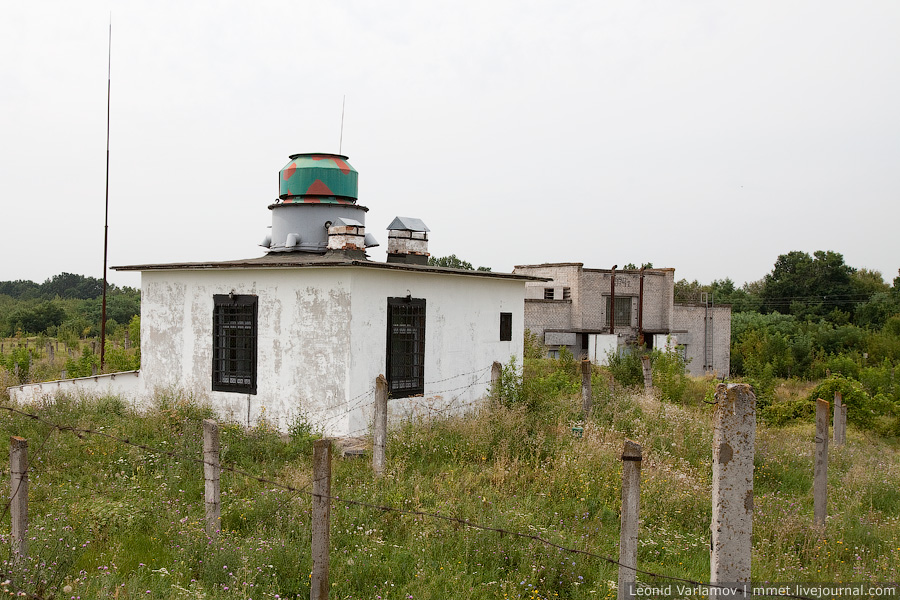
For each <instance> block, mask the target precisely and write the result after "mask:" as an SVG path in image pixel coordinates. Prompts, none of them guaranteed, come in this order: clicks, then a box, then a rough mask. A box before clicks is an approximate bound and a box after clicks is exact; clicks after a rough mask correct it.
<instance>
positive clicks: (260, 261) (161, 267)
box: [110, 252, 550, 281]
mask: <svg viewBox="0 0 900 600" xmlns="http://www.w3.org/2000/svg"><path fill="white" fill-rule="evenodd" d="M316 267H318V268H322V267H327V268H338V267H344V268H346V267H361V268H366V269H390V270H392V271H413V272H417V273H440V274H443V275H464V276H467V277H486V278H493V279H514V280H519V281H550V280H549V279H547V278H546V277H535V276H533V275H518V274H516V273H495V272H494V271H472V270H469V269H452V268H450V267H432V266H429V265H414V264H406V263H388V262H375V261H371V260H366V259H355V258H349V257H347V256H344V255H339V254H333V255H324V254H323V255H320V254H306V253H298V252H278V253H272V254H268V255H265V256H260V257H257V258H246V259H239V260H225V261H216V262H181V263H163V264H146V265H123V266H115V267H110V268H111V269H113V270H114V271H209V270H225V269H300V268H316Z"/></svg>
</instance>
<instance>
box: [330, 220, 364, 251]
mask: <svg viewBox="0 0 900 600" xmlns="http://www.w3.org/2000/svg"><path fill="white" fill-rule="evenodd" d="M365 239H366V228H365V226H364V225H363V224H362V223H360V222H359V221H357V220H356V219H350V218H347V217H338V218H336V219H335V220H334V221H333V222H332V224H331V226H330V227H329V228H328V251H329V252H333V251H342V252H348V251H360V252H361V251H363V250H365V249H366V247H365V243H366V242H365Z"/></svg>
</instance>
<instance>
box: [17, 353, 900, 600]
mask: <svg viewBox="0 0 900 600" xmlns="http://www.w3.org/2000/svg"><path fill="white" fill-rule="evenodd" d="M577 366H578V365H577V363H576V361H574V360H573V359H572V358H571V357H570V356H563V357H562V358H561V359H560V360H547V359H536V358H533V357H528V358H526V360H525V365H524V367H518V368H517V367H516V366H515V365H508V366H507V367H506V369H505V370H504V380H503V384H502V389H501V390H500V393H499V394H498V397H497V398H495V399H494V400H493V401H488V402H487V403H486V404H485V405H484V406H483V407H482V408H480V409H479V410H477V411H476V412H473V413H471V414H469V415H466V416H458V417H450V418H445V419H437V420H427V421H424V420H420V421H406V422H403V423H401V424H399V426H397V427H395V428H394V429H393V430H392V432H391V435H390V440H389V445H388V460H387V472H386V476H385V477H383V478H381V479H378V480H376V479H374V478H373V476H372V473H371V469H370V465H369V463H368V461H366V460H360V459H354V458H346V459H341V458H339V457H336V458H335V460H334V462H333V481H332V486H333V487H332V493H333V494H334V495H335V496H338V497H340V498H342V499H351V500H360V501H363V502H366V503H370V504H375V505H379V506H389V507H394V508H399V509H403V510H406V511H413V512H414V511H421V512H423V513H440V514H442V515H448V516H452V517H459V518H461V519H467V520H470V521H472V522H476V523H480V524H483V525H486V526H489V527H496V528H501V529H506V530H508V531H514V532H521V533H524V534H527V535H537V536H540V537H542V538H545V539H547V540H550V541H552V542H553V543H556V544H559V545H562V546H564V547H568V548H577V549H579V550H585V551H587V552H591V553H594V554H598V555H602V556H611V557H617V556H618V549H617V541H618V522H619V516H618V511H619V502H620V481H621V462H620V460H619V454H620V453H621V449H622V443H623V440H624V438H625V437H629V438H631V439H634V440H636V441H638V442H639V443H641V444H642V446H643V448H644V457H645V462H644V464H645V466H646V468H645V469H644V470H643V475H642V478H643V479H642V496H643V498H644V500H643V501H642V513H641V532H640V547H639V566H640V567H641V568H642V569H646V570H648V571H652V572H654V573H659V574H664V575H670V576H674V577H683V578H689V579H695V580H700V581H703V580H706V579H708V577H709V554H708V544H709V520H710V516H711V510H710V494H711V489H710V487H711V460H712V454H711V443H712V431H711V413H712V410H711V408H710V407H709V406H708V405H705V404H702V403H694V402H693V401H692V400H691V399H690V398H688V399H687V400H686V403H676V402H669V401H660V400H659V399H657V398H656V397H653V396H645V395H643V394H638V393H636V392H634V391H632V390H630V389H628V388H625V387H622V386H621V385H619V384H617V383H616V382H615V380H614V379H613V378H612V377H611V374H610V372H609V371H607V370H605V369H595V372H594V398H595V410H594V412H593V414H592V416H591V418H590V419H588V420H587V421H584V420H582V418H581V415H580V406H581V402H580V397H579V393H578V387H579V382H580V373H579V372H578V370H577V369H576V367H577ZM713 384H714V382H713V381H706V380H688V382H687V389H686V395H687V396H691V394H692V393H694V394H696V393H699V394H700V395H701V397H702V395H703V394H704V393H708V392H709V391H710V390H711V389H712V386H713ZM846 398H847V399H848V401H851V400H850V398H851V395H848V396H846ZM7 403H8V400H4V404H7ZM19 408H21V409H24V410H27V411H29V412H34V413H37V414H39V415H40V416H41V417H42V418H44V419H47V420H49V421H52V422H56V423H60V424H63V425H75V426H77V427H80V428H87V429H94V430H102V431H103V433H105V434H109V435H111V436H116V437H119V438H127V439H128V440H129V441H130V442H132V443H133V444H144V445H147V446H149V447H152V448H159V449H161V450H162V451H163V452H164V453H159V452H152V451H146V450H144V449H141V448H139V447H137V446H135V445H129V444H124V443H121V442H120V441H116V440H115V439H113V438H110V437H104V436H100V435H90V434H82V435H80V436H76V435H74V434H73V433H71V432H67V431H57V430H54V429H52V428H50V427H49V426H47V425H45V424H43V423H41V422H39V421H35V420H32V419H29V418H27V417H23V416H18V415H14V414H12V415H7V416H5V417H4V418H3V420H2V421H0V423H2V425H0V427H2V430H3V431H2V433H3V435H4V436H6V437H7V438H8V436H10V435H20V436H24V437H26V438H28V439H29V441H30V456H31V460H32V465H33V474H32V477H31V481H30V485H31V490H30V492H31V506H32V509H31V524H30V531H31V532H32V534H33V537H34V539H33V540H31V542H30V547H31V558H29V559H28V562H27V564H26V566H27V570H24V571H23V570H17V571H13V570H10V567H9V565H8V563H6V562H3V563H2V564H0V571H2V573H0V574H2V579H7V578H8V579H10V580H11V582H10V584H9V585H8V586H7V588H8V589H9V591H13V592H17V591H19V590H22V591H26V592H28V593H35V594H38V595H40V596H41V597H48V598H49V597H66V598H69V597H72V596H75V597H78V596H80V597H82V598H99V597H115V598H121V599H123V600H124V599H129V598H209V599H218V598H222V599H228V598H236V599H237V598H241V599H243V598H306V597H308V596H309V574H310V572H311V562H310V556H309V547H310V509H311V506H310V496H309V494H308V490H309V487H308V486H309V485H310V479H311V446H312V441H313V440H314V439H315V437H316V436H315V435H313V432H312V429H311V427H310V426H309V424H308V423H307V422H306V421H305V420H303V419H299V420H298V421H297V422H295V423H293V424H292V425H291V427H290V432H291V433H290V434H289V435H281V434H279V433H278V432H276V431H275V430H274V429H273V428H272V427H270V426H268V425H267V424H265V423H263V424H261V425H259V426H257V427H254V428H250V429H247V428H245V427H243V426H240V425H237V424H233V423H231V424H226V425H224V426H223V429H222V434H221V439H222V448H223V456H222V460H223V463H224V464H229V465H234V466H236V467H238V468H241V469H245V470H247V471H250V472H252V473H254V474H255V475H258V476H260V477H265V478H268V479H271V480H275V481H278V482H281V483H282V484H285V485H287V486H291V487H294V488H296V489H299V490H301V491H300V492H292V491H288V490H286V489H283V488H282V487H280V486H277V485H272V484H271V483H260V482H259V481H257V480H256V479H253V478H248V477H245V476H241V475H237V474H234V473H230V472H227V471H226V472H224V473H223V481H222V503H223V505H222V527H223V531H222V533H221V535H220V537H219V538H218V539H215V540H213V539H210V538H209V537H207V535H206V534H205V533H204V529H203V518H204V517H203V515H204V502H203V474H202V467H201V465H199V464H197V463H196V462H194V461H193V460H191V459H192V458H199V456H200V450H201V421H202V419H204V418H208V417H210V416H211V415H212V413H211V411H210V409H209V408H207V407H206V406H205V405H203V404H202V403H201V402H199V401H198V400H197V399H194V398H190V397H185V396H183V395H180V394H178V393H177V392H168V393H162V394H160V395H159V396H158V397H157V399H156V402H155V405H154V406H153V407H150V408H148V409H147V410H144V411H137V410H136V409H135V408H134V407H132V406H130V405H128V404H127V403H126V402H123V401H122V400H119V399H117V398H100V399H87V398H70V397H60V398H57V399H56V400H54V401H52V402H48V401H43V402H41V403H40V404H35V405H29V406H22V407H19ZM575 426H580V427H583V436H582V437H577V436H574V435H573V433H572V428H573V427H575ZM757 440H758V443H757V456H756V470H757V476H756V498H755V501H754V541H753V543H754V563H753V577H754V579H759V580H769V581H782V580H787V579H791V580H807V581H822V582H836V581H890V580H892V579H895V573H896V570H897V569H898V568H900V552H897V551H896V550H895V549H896V548H900V512H898V510H900V502H898V499H900V496H898V493H897V491H896V489H895V487H896V486H893V485H891V484H890V483H889V482H893V481H896V480H897V477H898V475H900V458H898V455H897V453H896V450H894V449H893V448H891V447H890V446H889V445H887V444H886V443H885V442H884V441H882V440H881V439H880V438H878V437H873V436H872V435H870V434H867V433H865V431H864V430H861V429H859V428H857V427H855V426H854V425H852V424H851V427H850V431H849V434H848V444H847V445H846V446H844V447H842V448H833V449H832V464H831V465H830V467H829V486H830V492H829V493H830V494H831V496H830V498H831V499H832V500H831V502H830V507H831V508H830V517H829V520H828V522H827V525H826V528H825V530H824V531H823V532H821V533H820V532H817V531H816V530H815V529H813V527H812V526H811V523H812V508H813V507H812V490H811V487H812V472H813V460H812V452H813V447H814V442H813V440H814V430H813V426H812V425H811V424H799V425H792V426H790V427H788V428H771V427H768V426H766V425H764V424H761V425H760V426H759V429H758V432H757ZM166 453H172V454H174V456H173V455H170V454H166ZM337 456H339V453H337ZM3 519H4V521H3V523H2V526H0V531H2V533H0V547H2V551H0V552H3V553H4V554H0V561H5V560H8V555H7V554H6V553H8V550H7V549H8V548H9V540H8V537H7V536H8V533H7V532H8V531H9V520H8V519H9V518H8V516H7V515H4V517H3ZM331 536H332V538H331V547H332V553H331V582H332V584H333V587H332V590H331V597H333V598H341V599H344V598H346V599H349V598H377V597H381V598H385V599H387V598H398V599H407V600H408V599H410V598H445V597H449V595H452V596H453V597H454V598H464V599H465V598H472V599H474V598H484V599H488V598H503V597H507V598H530V599H534V598H542V599H550V598H575V599H577V598H598V597H599V598H614V597H615V589H614V582H615V581H616V578H617V568H616V567H615V565H610V564H608V563H607V562H605V561H604V560H602V559H599V558H594V557H590V556H585V555H579V554H572V553H569V552H565V551H561V550H558V549H555V548H552V547H549V546H547V545H544V544H541V543H539V542H537V541H535V540H529V539H524V538H521V537H517V536H513V535H504V536H499V535H498V534H496V533H492V532H485V531H481V530H477V529H471V528H468V527H465V526H464V525H461V524H459V523H454V522H452V521H451V522H448V521H445V520H440V519H435V518H432V517H429V516H426V515H423V514H401V513H399V512H396V511H389V510H379V509H373V508H370V507H367V506H361V505H352V504H347V503H344V502H342V501H340V500H335V501H334V502H333V508H332V524H331ZM639 579H640V580H641V581H644V582H647V583H653V582H656V583H665V580H663V579H654V578H652V577H649V576H645V575H641V576H640V577H639ZM66 586H68V587H66ZM64 588H65V589H66V590H68V591H65V592H64V593H63V592H62V590H63V589H64Z"/></svg>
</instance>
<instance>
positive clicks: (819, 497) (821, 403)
mask: <svg viewBox="0 0 900 600" xmlns="http://www.w3.org/2000/svg"><path fill="white" fill-rule="evenodd" d="M828 408H829V406H828V401H827V400H822V399H821V398H819V399H818V400H816V466H815V478H814V479H813V523H814V524H815V525H817V526H818V525H821V526H824V525H825V516H826V515H827V514H828V413H829V412H830V411H829V410H828Z"/></svg>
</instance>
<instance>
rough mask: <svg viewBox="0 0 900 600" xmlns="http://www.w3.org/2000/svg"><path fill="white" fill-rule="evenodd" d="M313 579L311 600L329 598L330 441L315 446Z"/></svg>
mask: <svg viewBox="0 0 900 600" xmlns="http://www.w3.org/2000/svg"><path fill="white" fill-rule="evenodd" d="M312 496H313V497H312V561H313V568H312V577H311V578H310V587H309V598H310V600H327V598H328V589H329V585H328V558H329V544H330V533H331V531H330V530H331V440H327V439H325V440H316V443H315V446H313V490H312Z"/></svg>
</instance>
